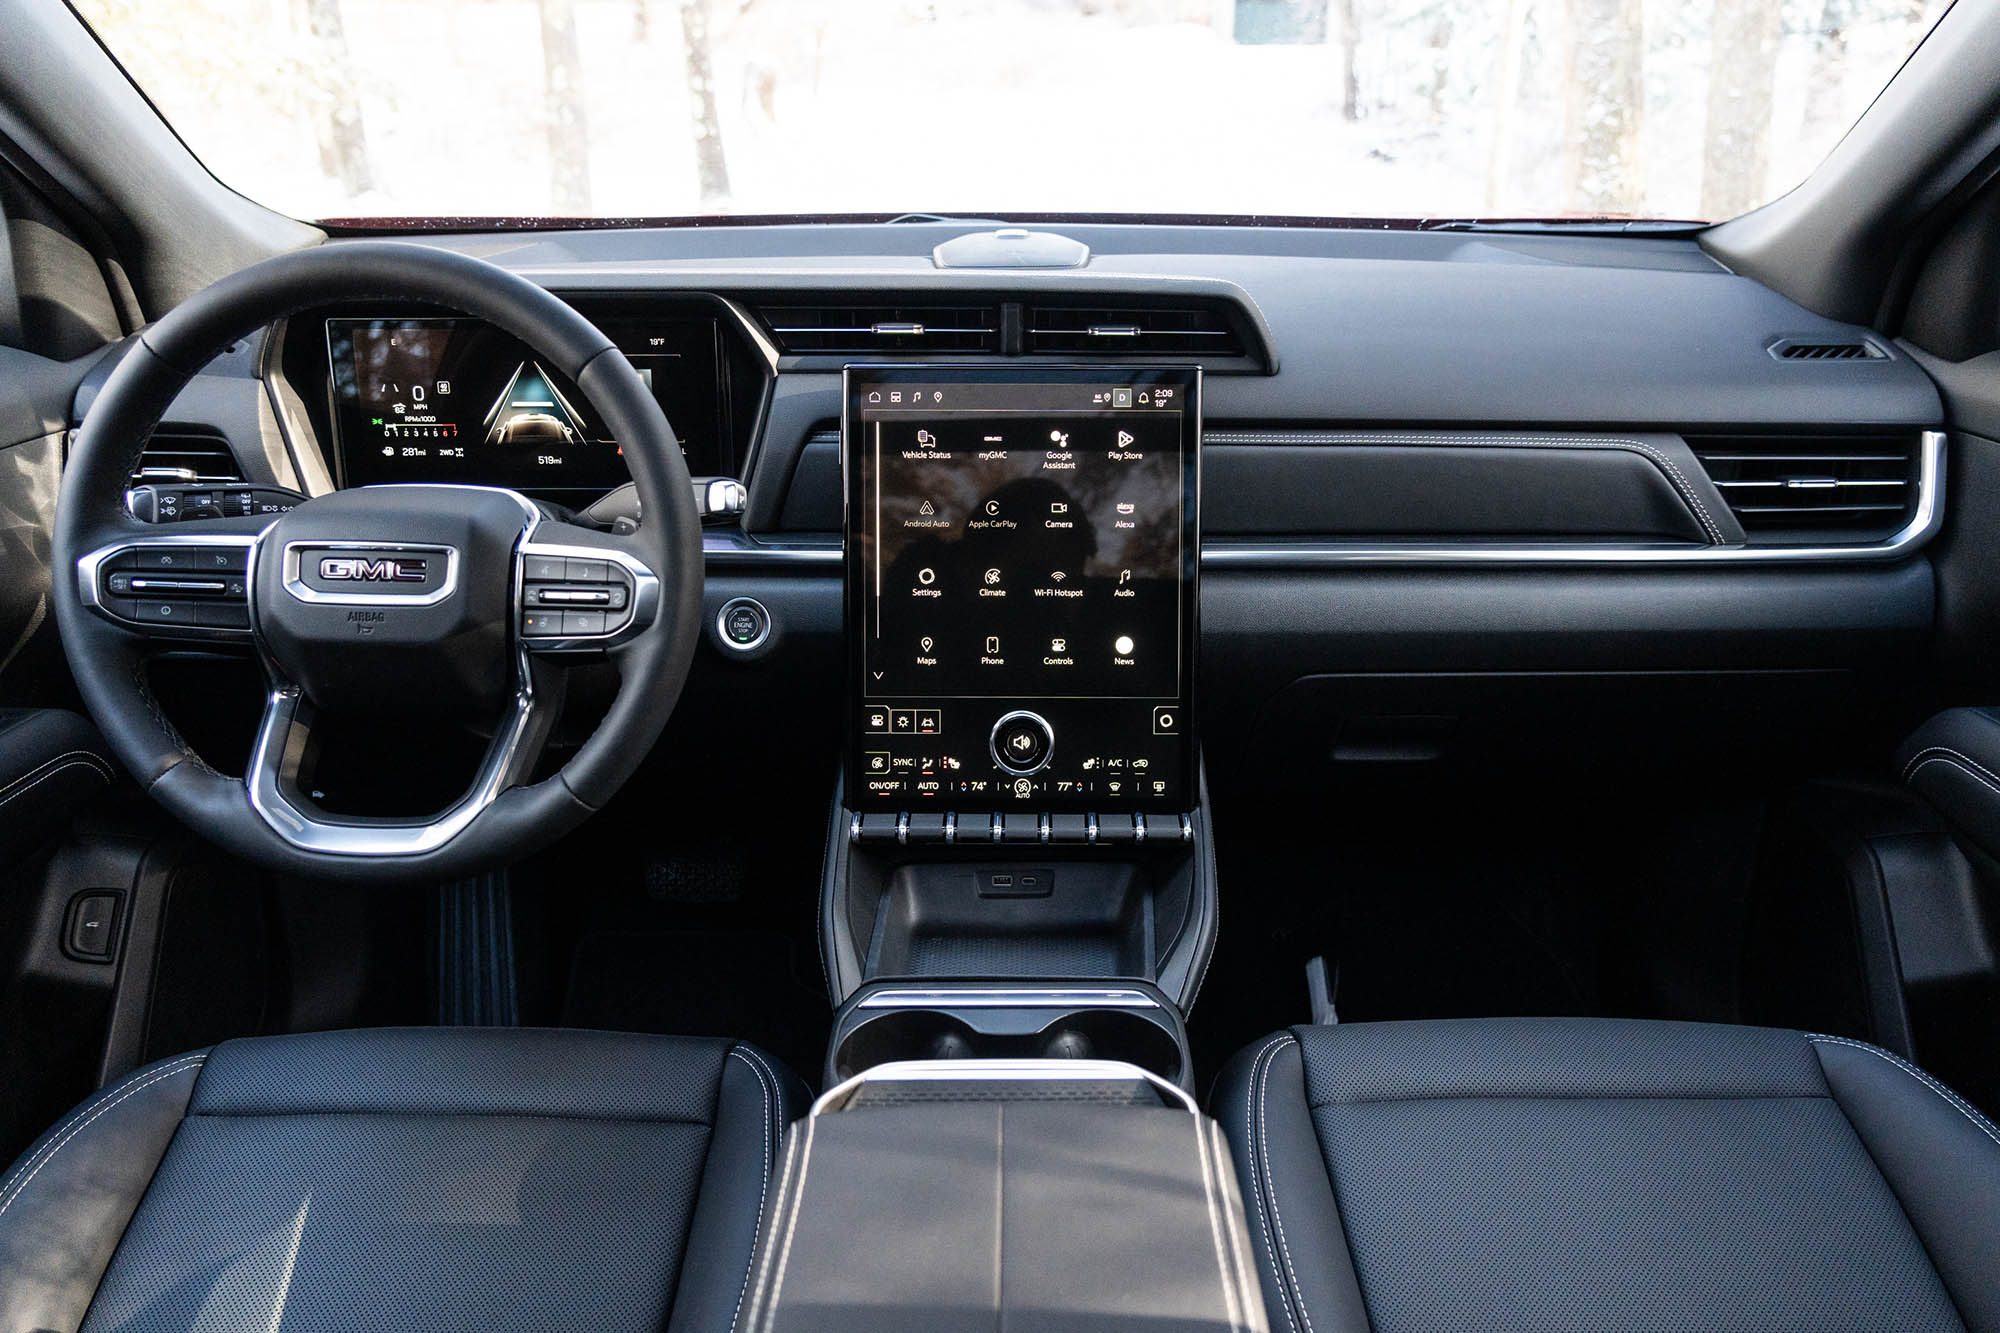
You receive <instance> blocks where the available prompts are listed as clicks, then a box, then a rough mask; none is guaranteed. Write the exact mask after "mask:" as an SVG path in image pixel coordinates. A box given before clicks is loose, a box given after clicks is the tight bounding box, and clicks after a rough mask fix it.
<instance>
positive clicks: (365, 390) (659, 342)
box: [326, 318, 727, 494]
mask: <svg viewBox="0 0 2000 1333" xmlns="http://www.w3.org/2000/svg"><path fill="white" fill-rule="evenodd" d="M602 327H603V329H604V331H605V333H606V335H607V336H609V337H610V338H611V340H612V341H613V342H615V343H617V344H618V346H619V349H620V350H621V351H623V352H624V353H625V355H626V358H627V359H628V360H630V361H631V362H632V364H633V366H634V368H636V369H637V370H638V372H639V374H640V376H641V377H642V378H643V379H644V380H645V381H646V384H647V387H648V388H650V389H651V390H652V391H653V394H654V396H655V397H656V398H658V399H659V401H660V406H661V408H662V409H663V410H664V411H665V412H666V414H667V419H668V421H669V422H671V423H672V425H673V428H674V432H675V434H676V436H677V437H678V438H679V439H680V442H681V449H682V452H683V453H684V454H685V455H686V456H687V460H688V467H689V470H690V471H692V472H694V473H696V474H711V473H715V472H720V471H726V470H727V468H726V464H724V463H723V461H722V452H723V439H722V416H723V412H722V388H721V381H720V373H719V365H720V357H719V353H718V345H717V329H716V324H715V321H714V320H712V319H698V318H679V319H657V320H648V319H630V320H618V321H606V322H605V323H604V324H603V325H602ZM326 332H327V353H328V359H329V361H330V363H331V366H332V371H333V402H334V418H335V430H336V432H337V434H338V437H339V445H340V455H341V463H342V473H343V475H342V477H341V481H342V484H344V485H348V486H365V485H371V484H375V483H381V482H396V481H401V482H467V483H473V484H482V485H499V486H515V487H519V488H521V489H523V490H534V491H584V492H595V493H600V494H601V493H602V492H604V491H608V490H610V489H612V488H613V487H616V486H619V485H622V484H624V483H625V482H626V481H628V480H629V479H630V474H629V473H628V472H627V470H626V467H625V460H624V457H623V454H622V451H621V449H620V446H619V443H618V441H616V440H613V439H611V438H610V436H609V434H608V433H607V431H606V430H605V427H604V424H603V422H602V421H601V420H600V419H599V418H598V417H597V415H596V414H595V413H594V412H593V411H592V410H591V408H590V405H589V404H588V403H587V402H585V401H584V399H583V396H582V395H581V394H580V393H579V392H578V391H577V389H576V386H575V385H574V384H572V383H570V382H569V381H568V379H566V378H565V377H563V376H562V375H560V374H558V373H557V372H555V371H553V370H552V369H550V368H549V367H548V366H547V365H545V364H544V363H543V361H542V360H541V359H540V358H539V357H537V356H536V355H535V354H534V353H533V352H532V351H530V350H529V349H528V348H527V347H526V346H525V345H524V344H522V343H521V342H520V341H519V340H518V339H516V338H514V337H513V336H512V335H510V334H507V333H504V332H502V331H500V330H499V329H496V328H494V327H493V326H492V325H490V324H487V323H485V322H483V321H480V320H474V319H329V320H328V321H327V322H326Z"/></svg>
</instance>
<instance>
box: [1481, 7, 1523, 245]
mask: <svg viewBox="0 0 2000 1333" xmlns="http://www.w3.org/2000/svg"><path fill="white" fill-rule="evenodd" d="M1527 36H1528V0H1507V9H1506V16H1505V18H1503V19H1502V20H1501V25H1500V67H1499V69H1498V70H1497V71H1496V73H1495V76H1494V79H1493V136H1492V138H1490V139H1488V140H1487V143H1486V211H1487V212H1489V213H1497V212H1499V211H1500V210H1501V208H1502V207H1504V205H1505V201H1506V199H1507V184H1508V179H1509V178H1510V177H1511V176H1512V175H1513V170H1514V127H1515V124H1516V123H1517V121H1518V119H1519V116H1518V112H1519V110H1520V102H1521V47H1522V45H1523V44H1524V43H1525V42H1526V41H1527Z"/></svg>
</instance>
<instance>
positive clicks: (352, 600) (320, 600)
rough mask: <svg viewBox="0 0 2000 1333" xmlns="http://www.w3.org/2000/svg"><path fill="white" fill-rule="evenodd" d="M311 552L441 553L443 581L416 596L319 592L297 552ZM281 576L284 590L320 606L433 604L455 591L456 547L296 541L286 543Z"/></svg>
mask: <svg viewBox="0 0 2000 1333" xmlns="http://www.w3.org/2000/svg"><path fill="white" fill-rule="evenodd" d="M303 550H312V551H322V550H323V551H408V552H410V553H412V554H414V555H442V556H443V557H444V583H443V584H442V585H441V586H440V587H438V588H435V589H433V590H432V591H430V592H427V593H424V594H422V595H421V596H415V597H399V596H397V595H396V594H395V593H388V592H322V591H321V590H319V589H318V588H315V587H313V586H311V585H310V584H308V583H307V582H306V581H305V579H304V577H303V575H302V572H301V570H300V557H299V552H300V551H303ZM283 559H284V562H285V563H284V568H283V571H282V573H283V578H284V584H285V591H286V592H288V593H290V594H291V595H292V596H294V597H296V598H298V599H299V600H300V601H302V602H311V603H314V604H315V605H322V606H401V607H411V606H436V605H437V604H438V603H439V602H442V601H443V600H444V599H445V598H447V597H449V596H451V595H452V594H453V593H455V592H457V591H458V548H457V547H456V546H437V545H428V544H423V543H413V542H350V541H296V542H286V543H285V549H284V555H283Z"/></svg>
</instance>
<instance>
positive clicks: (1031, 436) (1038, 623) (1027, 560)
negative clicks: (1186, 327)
mask: <svg viewBox="0 0 2000 1333" xmlns="http://www.w3.org/2000/svg"><path fill="white" fill-rule="evenodd" d="M1200 384H1201V375H1200V372H1199V371H1198V370H1192V369H1174V368H1156V369H1140V368H1126V367H1109V366H1083V367H1075V368H1052V367H1051V368H1034V369H1024V368H1018V367H1003V366H988V367H909V366H900V367H897V366H857V367H850V368H849V369H848V371H847V375H846V405H847V411H846V417H845V425H844V429H843V432H842V437H843V442H844V455H845V461H846V468H845V470H846V477H847V486H848V493H847V514H848V520H849V521H848V533H847V542H846V550H847V563H846V570H847V576H846V586H847V603H848V616H847V620H848V624H849V626H850V627H851V629H852V633H851V634H850V635H849V639H850V643H851V645H852V647H851V652H852V654H853V657H852V671H851V679H852V682H853V694H854V696H855V697H854V699H853V707H852V708H851V710H850V711H851V712H852V714H853V716H854V719H855V725H854V728H853V731H852V733H851V742H850V747H849V757H850V763H849V777H848V788H847V789H848V791H849V792H850V793H851V795H852V796H853V797H854V799H855V801H856V803H857V808H863V809H891V808H893V809H903V808H908V807H910V806H912V805H916V806H922V805H931V806H936V807H940V808H942V807H943V806H944V805H945V804H947V803H949V802H952V801H969V802H970V803H971V804H973V805H975V806H982V805H993V804H998V805H1001V806H1003V807H1004V806H1009V805H1017V806H1025V807H1027V808H1030V809H1035V810H1104V809H1150V810H1168V809H1174V810H1178V809H1186V808H1188V806H1189V804H1190V799H1191V793H1192V790H1193V784H1192V781H1191V775H1192V765H1191V762H1190V759H1191V756H1190V752H1189V746H1188V743H1187V737H1188V736H1189V735H1191V734H1192V732H1193V729H1194V728H1193V717H1192V707H1193V702H1194V700H1193V676H1194V642H1195V633H1194V625H1195V615H1196V609H1197V599H1196V577H1197V573H1198V566H1197V562H1196V558H1195V555H1196V552H1197V550H1198V549H1199V540H1200V539H1199V533H1200V527H1199V511H1200V505H1199V497H1200V484H1199V478H1200V468H1199V456H1200V455H1199V443H1200V421H1201V403H1200Z"/></svg>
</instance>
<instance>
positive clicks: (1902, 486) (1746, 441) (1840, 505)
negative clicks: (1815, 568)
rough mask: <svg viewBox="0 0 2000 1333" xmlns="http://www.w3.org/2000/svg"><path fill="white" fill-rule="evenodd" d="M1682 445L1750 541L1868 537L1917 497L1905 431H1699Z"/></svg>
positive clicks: (1914, 461) (1911, 443)
mask: <svg viewBox="0 0 2000 1333" xmlns="http://www.w3.org/2000/svg"><path fill="white" fill-rule="evenodd" d="M1688 444H1689V445H1690V446H1691V447H1692V448H1693V449H1694V453H1695V457H1696V458H1699V459H1700V460H1701V465H1702V467H1703V468H1704V469H1706V470H1707V472H1708V475H1709V479H1710V480H1712V481H1713V482H1714V483H1715V485H1716V489H1717V490H1719V491H1721V492H1722V498H1723V499H1724V500H1727V501H1728V502H1729V507H1730V509H1731V510H1733V511H1734V512H1735V514H1736V517H1737V520H1738V521H1739V522H1741V523H1742V524H1743V530H1744V532H1745V533H1747V534H1748V535H1749V538H1750V540H1751V541H1752V542H1772V541H1826V540H1835V541H1839V540H1852V541H1873V540H1879V539H1881V538H1883V537H1886V536H1889V535H1890V534H1892V533H1894V532H1895V531H1897V530H1898V529H1899V528H1901V527H1903V525H1904V524H1906V523H1907V522H1908V521H1909V519H1910V516H1911V514H1912V512H1913V511H1914V510H1915V508H1916V504H1917V498H1918V496H1917V468H1918V444H1919V441H1918V438H1917V436H1916V435H1914V434H1909V435H1886V434H1885V435H1706V436H1690V437H1688Z"/></svg>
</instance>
